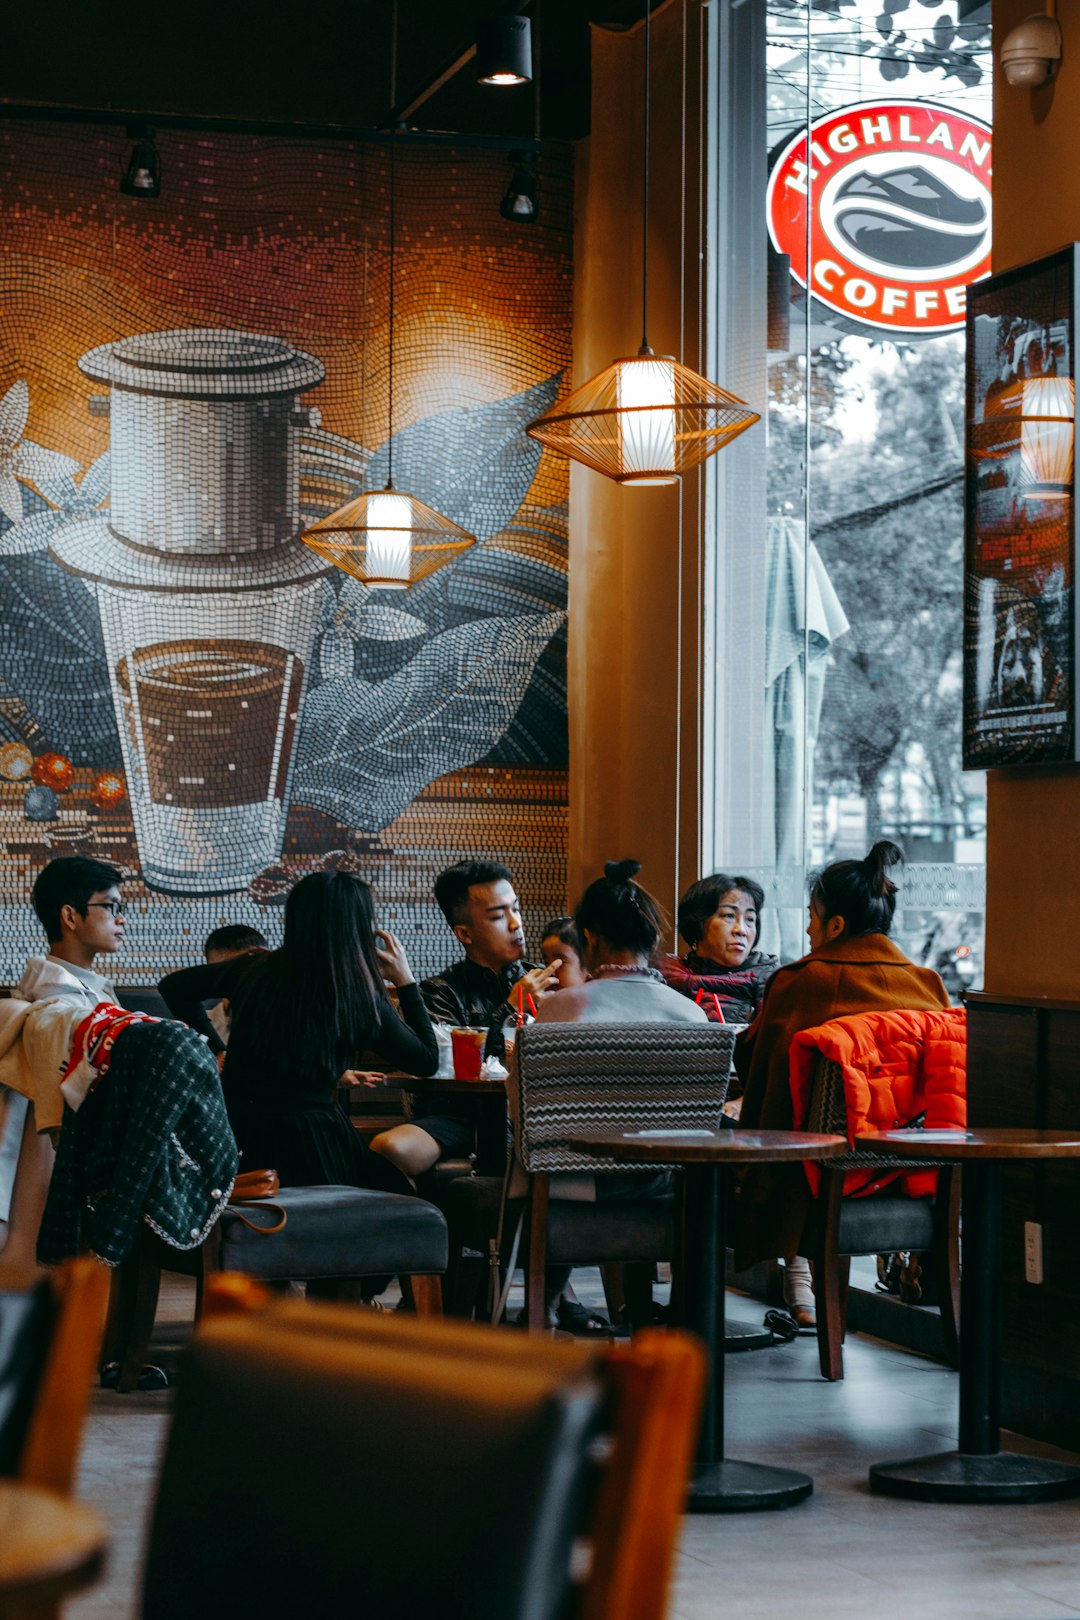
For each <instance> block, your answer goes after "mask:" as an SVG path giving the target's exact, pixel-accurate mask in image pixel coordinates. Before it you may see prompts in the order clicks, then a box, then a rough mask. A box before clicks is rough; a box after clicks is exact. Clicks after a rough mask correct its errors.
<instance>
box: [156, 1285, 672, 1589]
mask: <svg viewBox="0 0 1080 1620" xmlns="http://www.w3.org/2000/svg"><path fill="white" fill-rule="evenodd" d="M228 1281H229V1284H230V1289H229V1301H228V1303H229V1310H230V1314H229V1315H228V1316H221V1317H220V1318H217V1319H212V1320H210V1321H209V1323H208V1324H207V1326H206V1327H205V1328H203V1329H202V1330H200V1332H199V1333H198V1334H197V1335H196V1337H195V1341H194V1343H193V1345H192V1346H191V1349H190V1350H189V1351H188V1353H187V1355H186V1358H185V1365H184V1367H183V1371H182V1375H181V1378H180V1382H179V1390H178V1395H177V1403H176V1414H175V1418H174V1421H173V1424H172V1428H171V1431H170V1435H169V1442H168V1449H167V1452H166V1456H165V1461H164V1467H163V1470H162V1476H161V1483H160V1487H159V1490H158V1493H157V1505H156V1509H155V1514H154V1522H153V1527H152V1530H151V1534H150V1545H149V1551H148V1556H147V1559H146V1576H145V1585H144V1590H143V1604H142V1609H141V1614H142V1616H143V1620H190V1616H192V1615H198V1614H200V1613H202V1612H207V1613H209V1614H211V1615H218V1614H238V1613H247V1612H248V1611H251V1610H255V1609H257V1608H260V1607H265V1608H268V1609H270V1610H272V1611H273V1612H274V1613H277V1614H281V1615H284V1616H292V1615H303V1614H310V1615H316V1616H326V1615H338V1614H341V1615H353V1614H356V1615H364V1616H370V1617H372V1620H383V1617H387V1616H391V1615H393V1616H401V1617H402V1620H417V1617H419V1616H426V1615H430V1616H438V1617H439V1620H567V1617H569V1616H571V1615H573V1616H574V1617H575V1620H662V1617H663V1615H664V1614H665V1613H666V1612H667V1607H668V1598H669V1586H670V1574H671V1568H672V1564H673V1561H674V1555H675V1547H676V1541H677V1536H678V1532H679V1527H680V1516H681V1512H682V1509H683V1505H684V1502H685V1496H686V1479H687V1474H688V1471H689V1463H690V1458H691V1455H692V1451H693V1446H694V1441H695V1439H696V1435H697V1424H698V1415H699V1411H700V1396H701V1390H702V1387H703V1383H704V1357H703V1355H702V1352H701V1348H700V1346H699V1345H697V1344H696V1342H694V1341H693V1340H691V1339H689V1338H688V1337H687V1336H685V1335H682V1334H678V1333H651V1334H649V1333H647V1334H642V1335H641V1337H640V1339H639V1340H638V1341H637V1342H636V1343H635V1344H634V1345H632V1346H625V1347H624V1346H619V1347H618V1348H617V1349H613V1348H609V1347H607V1346H604V1347H601V1346H599V1345H566V1344H552V1343H549V1342H548V1341H546V1340H535V1339H530V1338H527V1337H526V1336H525V1335H523V1334H511V1333H495V1332H493V1331H491V1330H490V1329H485V1328H481V1327H475V1326H472V1325H467V1324H463V1323H447V1322H418V1321H410V1320H409V1319H407V1318H403V1317H401V1316H398V1315H396V1314H394V1315H381V1316H376V1315H374V1314H373V1313H371V1312H370V1311H361V1310H356V1309H355V1308H349V1307H347V1306H341V1305H323V1304H320V1305H312V1304H309V1303H307V1302H304V1301H299V1300H288V1301H274V1302H272V1303H271V1304H270V1305H269V1306H265V1305H264V1306H262V1308H258V1307H257V1313H256V1314H254V1315H251V1316H250V1317H249V1316H245V1315H244V1314H242V1310H243V1303H244V1298H245V1294H246V1295H247V1296H248V1297H251V1296H252V1295H253V1294H254V1293H255V1292H256V1291H255V1290H254V1289H253V1288H252V1287H251V1285H248V1287H247V1288H246V1289H245V1288H244V1287H243V1279H228ZM234 1282H238V1283H240V1284H241V1287H240V1289H239V1290H237V1289H234V1288H233V1287H232V1284H233V1283H234ZM583 1554H584V1555H585V1556H583ZM260 1594H261V1596H260Z"/></svg>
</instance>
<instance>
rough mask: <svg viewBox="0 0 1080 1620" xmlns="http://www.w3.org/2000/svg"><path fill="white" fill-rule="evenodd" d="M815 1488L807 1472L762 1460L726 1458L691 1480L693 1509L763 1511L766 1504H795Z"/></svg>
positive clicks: (694, 1510)
mask: <svg viewBox="0 0 1080 1620" xmlns="http://www.w3.org/2000/svg"><path fill="white" fill-rule="evenodd" d="M813 1488H814V1482H813V1480H812V1479H810V1477H809V1476H808V1475H807V1474H797V1473H796V1472H795V1471H794V1469H792V1468H767V1467H765V1466H764V1464H762V1463H748V1462H733V1461H731V1460H730V1458H729V1459H727V1460H725V1461H724V1462H718V1463H713V1464H712V1466H711V1467H709V1468H703V1469H702V1470H701V1472H700V1473H699V1474H696V1475H695V1476H694V1478H693V1480H692V1481H691V1483H690V1494H689V1496H688V1498H687V1503H686V1505H687V1508H688V1509H689V1511H690V1512H691V1513H759V1512H761V1510H762V1509H763V1508H786V1507H794V1506H795V1503H796V1502H805V1500H806V1498H807V1497H808V1496H809V1495H810V1492H811V1491H812V1490H813Z"/></svg>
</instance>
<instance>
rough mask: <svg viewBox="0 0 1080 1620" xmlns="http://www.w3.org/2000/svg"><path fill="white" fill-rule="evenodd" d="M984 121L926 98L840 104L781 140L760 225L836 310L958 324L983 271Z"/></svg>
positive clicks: (907, 330) (879, 320)
mask: <svg viewBox="0 0 1080 1620" xmlns="http://www.w3.org/2000/svg"><path fill="white" fill-rule="evenodd" d="M990 175H991V150H990V129H989V127H988V126H987V125H986V124H983V123H981V122H980V121H979V120H978V119H976V118H970V117H968V116H967V115H966V114H965V113H958V112H953V111H952V109H951V108H948V107H939V106H936V105H935V104H934V103H933V102H928V101H874V102H859V103H857V104H856V105H854V106H851V107H841V108H839V109H838V110H837V111H836V112H833V113H830V114H829V116H828V117H827V118H823V119H821V120H820V121H819V122H817V123H815V124H814V125H813V126H812V127H811V130H810V140H809V156H808V154H807V136H806V131H805V130H803V131H801V132H800V133H799V134H798V135H796V136H794V137H793V138H792V140H790V141H789V142H788V143H787V145H786V146H784V147H783V148H782V149H781V151H780V153H779V155H778V156H777V158H776V161H775V163H774V164H773V167H772V173H771V174H770V177H769V190H768V203H767V207H768V217H769V234H770V235H771V237H772V240H773V244H774V246H775V247H776V249H777V251H778V252H780V253H786V254H788V255H789V256H790V258H791V273H792V275H793V276H794V277H795V279H796V280H797V281H798V282H800V283H801V285H802V286H804V287H805V286H806V285H807V275H806V225H807V208H808V207H809V210H810V252H811V264H812V275H811V277H810V282H811V291H812V292H813V295H814V297H815V298H816V299H819V300H820V302H821V303H822V304H824V305H825V306H826V307H827V308H829V309H831V310H834V311H835V312H836V313H837V314H838V315H842V316H844V317H846V319H847V320H849V321H853V322H856V323H858V324H859V325H863V326H872V327H876V328H877V329H878V330H879V331H886V332H895V333H897V334H900V333H904V334H906V335H909V336H910V335H912V334H914V335H919V334H921V335H922V336H925V337H932V336H934V335H935V334H936V333H939V332H949V331H953V330H955V329H956V328H958V327H962V326H963V324H964V309H965V289H966V287H967V284H968V283H969V282H971V281H978V280H979V279H980V277H982V276H986V275H989V274H990Z"/></svg>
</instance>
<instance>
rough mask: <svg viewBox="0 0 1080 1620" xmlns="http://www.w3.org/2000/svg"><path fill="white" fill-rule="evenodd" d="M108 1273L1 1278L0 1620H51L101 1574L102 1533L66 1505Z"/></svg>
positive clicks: (94, 1518) (87, 1512)
mask: <svg viewBox="0 0 1080 1620" xmlns="http://www.w3.org/2000/svg"><path fill="white" fill-rule="evenodd" d="M107 1294H108V1272H107V1270H106V1269H105V1267H104V1266H103V1265H100V1264H99V1263H98V1261H96V1260H88V1259H86V1260H74V1261H72V1262H71V1263H70V1264H68V1265H66V1266H63V1267H61V1268H60V1269H59V1270H58V1271H56V1272H54V1273H53V1274H52V1275H50V1276H49V1277H47V1278H45V1279H44V1280H41V1279H40V1275H39V1274H38V1275H35V1274H34V1273H25V1272H14V1271H11V1270H4V1269H0V1616H2V1617H4V1620H17V1617H23V1616H26V1617H29V1616H35V1617H37V1620H49V1617H51V1616H53V1615H56V1614H58V1613H59V1605H60V1602H61V1601H62V1599H63V1597H64V1596H65V1595H66V1594H67V1593H68V1592H70V1591H73V1590H75V1589H76V1588H78V1587H81V1586H84V1585H85V1584H86V1583H87V1581H88V1580H90V1579H92V1578H93V1577H94V1575H96V1573H97V1572H98V1570H99V1569H100V1567H101V1564H102V1560H103V1556H104V1550H105V1544H106V1539H107V1532H106V1529H105V1525H104V1523H103V1521H102V1520H101V1519H100V1518H99V1516H98V1515H97V1514H96V1513H95V1512H94V1511H93V1509H91V1508H88V1507H86V1506H84V1505H83V1504H82V1503H78V1502H72V1501H70V1500H68V1499H69V1498H70V1495H71V1488H72V1485H73V1484H74V1480H75V1473H76V1469H77V1467H78V1460H79V1447H80V1442H81V1439H82V1431H83V1425H84V1422H85V1419H86V1411H87V1407H88V1405H89V1399H90V1386H91V1379H92V1377H93V1374H94V1371H95V1368H96V1366H97V1359H98V1352H99V1348H100V1345H101V1334H102V1328H103V1325H104V1320H105V1302H106V1297H107Z"/></svg>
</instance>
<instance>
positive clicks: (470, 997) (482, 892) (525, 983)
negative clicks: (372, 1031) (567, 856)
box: [371, 861, 559, 1179]
mask: <svg viewBox="0 0 1080 1620" xmlns="http://www.w3.org/2000/svg"><path fill="white" fill-rule="evenodd" d="M435 899H436V900H437V901H438V904H439V909H440V910H441V912H442V914H443V916H444V917H445V918H446V921H447V923H448V925H449V927H450V928H451V929H452V931H453V933H454V935H455V937H456V938H457V939H458V940H459V941H460V943H461V945H462V946H463V948H464V951H465V955H464V957H463V958H461V959H460V960H459V961H457V962H453V963H451V965H450V966H449V967H448V968H446V969H445V970H444V971H443V972H442V973H437V974H435V975H434V977H432V978H430V979H425V980H424V982H423V983H422V984H421V986H420V993H421V995H422V996H423V998H424V1001H425V1003H426V1005H427V1009H428V1012H429V1013H430V1014H431V1018H432V1022H433V1023H436V1024H449V1025H450V1026H451V1027H464V1028H486V1029H487V1031H488V1035H487V1042H486V1044H485V1052H486V1053H487V1054H488V1055H491V1054H494V1055H495V1056H497V1057H501V1056H502V1055H503V1034H502V1030H503V1025H504V1024H505V1023H506V1021H507V1020H508V1019H511V1018H516V1017H517V1014H518V997H519V995H520V996H521V998H522V1002H523V1005H524V1007H525V1009H526V1011H527V1010H528V1006H529V998H530V997H531V998H532V1001H533V1003H534V1005H535V1006H539V1004H540V1002H541V1001H542V1000H543V998H544V996H545V995H547V994H549V993H550V991H551V989H552V988H553V986H554V983H555V974H556V972H557V970H558V967H559V963H558V962H557V961H556V962H553V963H551V964H550V965H549V966H548V967H533V966H532V965H531V964H530V963H528V962H526V960H525V936H524V934H523V933H522V929H521V902H520V901H519V900H518V897H517V895H516V893H515V892H514V884H513V879H512V877H511V875H510V870H509V868H508V867H506V866H502V865H500V864H499V862H497V861H459V862H458V864H457V865H456V866H449V867H447V868H446V870H445V871H444V872H440V873H439V875H438V877H437V878H436V879H435ZM476 1117H477V1104H476V1099H474V1098H472V1097H433V1098H431V1099H430V1100H425V1099H422V1098H420V1097H416V1098H414V1100H413V1119H412V1122H411V1123H410V1124H408V1125H396V1126H394V1127H393V1128H392V1129H391V1130H389V1131H383V1132H381V1134H380V1135H378V1136H376V1137H375V1138H374V1140H373V1141H372V1143H371V1146H372V1148H373V1149H374V1151H375V1152H376V1153H381V1154H383V1155H384V1157H386V1158H388V1159H390V1160H391V1161H392V1163H394V1164H396V1165H397V1167H398V1169H399V1170H403V1171H404V1172H405V1174H406V1175H407V1176H411V1177H413V1178H414V1179H415V1178H416V1177H417V1176H419V1175H422V1174H423V1173H424V1171H425V1170H430V1169H431V1168H432V1166H433V1165H435V1164H436V1163H437V1162H438V1161H439V1159H441V1158H464V1157H466V1156H467V1155H468V1154H470V1153H471V1152H472V1151H473V1146H474V1142H475V1136H476Z"/></svg>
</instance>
